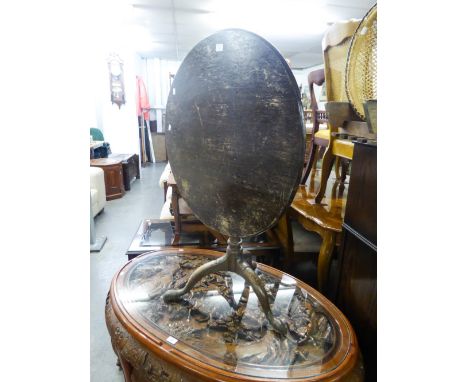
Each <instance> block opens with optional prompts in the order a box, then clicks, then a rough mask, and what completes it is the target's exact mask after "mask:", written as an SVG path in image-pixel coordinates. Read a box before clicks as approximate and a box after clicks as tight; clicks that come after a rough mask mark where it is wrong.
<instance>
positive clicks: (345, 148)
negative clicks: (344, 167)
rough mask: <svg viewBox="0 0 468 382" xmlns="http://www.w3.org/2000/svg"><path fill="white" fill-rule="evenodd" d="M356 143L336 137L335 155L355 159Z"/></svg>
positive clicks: (333, 150)
mask: <svg viewBox="0 0 468 382" xmlns="http://www.w3.org/2000/svg"><path fill="white" fill-rule="evenodd" d="M353 152H354V143H353V142H352V141H350V140H347V139H335V140H334V141H333V147H332V153H333V155H335V156H338V157H342V158H346V159H350V160H351V159H353Z"/></svg>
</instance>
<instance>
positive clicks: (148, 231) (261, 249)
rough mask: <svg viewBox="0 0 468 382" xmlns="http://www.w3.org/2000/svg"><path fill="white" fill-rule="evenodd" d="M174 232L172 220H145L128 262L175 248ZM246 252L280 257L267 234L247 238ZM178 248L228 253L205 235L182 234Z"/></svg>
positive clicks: (131, 249) (139, 228)
mask: <svg viewBox="0 0 468 382" xmlns="http://www.w3.org/2000/svg"><path fill="white" fill-rule="evenodd" d="M173 238H174V232H173V228H172V225H171V220H162V219H145V220H143V221H142V222H141V223H140V226H139V227H138V230H137V232H136V233H135V236H134V237H133V240H132V242H131V244H130V246H129V248H128V250H127V253H126V255H127V256H128V260H131V259H133V258H135V257H136V256H138V255H141V254H142V253H145V252H149V251H159V250H161V249H164V248H174V246H172V240H173ZM242 246H243V248H244V250H245V251H250V252H252V254H254V255H256V256H263V255H273V256H275V255H279V252H280V247H279V245H278V243H276V242H273V241H271V240H269V239H268V237H267V235H266V234H262V235H258V236H256V237H250V238H246V239H245V240H244V243H243V244H242ZM177 247H184V248H204V249H212V250H215V251H221V252H224V251H226V245H220V244H218V243H217V242H216V241H213V242H210V243H206V242H205V241H204V238H203V234H197V233H182V234H181V236H180V241H179V243H178V245H177Z"/></svg>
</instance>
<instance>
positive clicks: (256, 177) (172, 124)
mask: <svg viewBox="0 0 468 382" xmlns="http://www.w3.org/2000/svg"><path fill="white" fill-rule="evenodd" d="M304 136H305V130H304V125H303V117H302V105H301V102H300V94H299V89H298V87H297V83H296V81H295V79H294V76H293V75H292V72H291V70H290V69H289V67H288V65H287V63H286V62H285V60H284V59H283V57H282V56H281V55H280V54H279V52H278V51H277V50H276V49H275V48H274V47H273V46H272V45H271V44H270V43H268V42H267V41H266V40H264V39H263V38H261V37H259V36H257V35H255V34H253V33H250V32H247V31H243V30H238V29H232V30H224V31H221V32H218V33H216V34H214V35H212V36H209V37H208V38H206V39H205V40H203V41H201V42H200V43H199V44H198V45H196V46H195V47H194V48H193V49H192V51H191V52H190V53H189V54H188V55H187V57H186V58H185V60H184V61H183V63H182V65H181V66H180V68H179V70H178V72H177V75H176V76H175V79H174V82H173V84H172V87H171V90H170V95H169V97H168V102H167V119H166V137H167V149H168V156H169V161H170V163H171V168H172V170H173V173H174V176H175V179H176V181H177V185H178V187H179V191H180V193H181V195H182V197H183V198H184V199H185V200H186V201H187V203H188V204H189V206H190V207H191V209H192V210H193V212H194V213H195V215H196V216H197V217H198V218H199V219H200V220H201V221H202V222H203V223H204V224H206V225H207V226H209V227H211V228H213V229H215V230H217V231H219V232H221V233H222V234H225V235H230V236H238V237H244V236H248V235H254V234H257V233H260V232H262V231H265V230H266V229H268V228H269V227H271V226H273V225H274V224H275V223H276V221H277V219H278V218H279V217H280V216H281V214H282V213H283V212H284V210H285V209H286V207H287V206H288V205H289V204H290V202H291V201H292V198H293V196H294V194H295V190H296V188H297V185H298V183H299V180H300V176H301V171H302V168H303V161H304V145H305V144H304Z"/></svg>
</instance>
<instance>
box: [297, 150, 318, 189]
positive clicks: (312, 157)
mask: <svg viewBox="0 0 468 382" xmlns="http://www.w3.org/2000/svg"><path fill="white" fill-rule="evenodd" d="M311 144H312V147H311V148H310V155H309V160H308V161H307V166H306V168H305V170H304V172H303V173H302V179H301V184H306V182H307V178H308V177H309V174H310V170H311V169H312V167H313V164H314V162H315V157H316V156H317V155H316V153H317V145H315V144H314V143H313V142H312V143H311Z"/></svg>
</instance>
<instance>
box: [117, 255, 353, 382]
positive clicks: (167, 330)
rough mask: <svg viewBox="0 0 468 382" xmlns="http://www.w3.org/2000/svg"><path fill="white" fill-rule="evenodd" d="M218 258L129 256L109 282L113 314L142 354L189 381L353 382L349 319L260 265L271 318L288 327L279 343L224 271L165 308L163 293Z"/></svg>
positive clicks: (246, 290) (247, 292) (243, 289)
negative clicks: (149, 353)
mask: <svg viewBox="0 0 468 382" xmlns="http://www.w3.org/2000/svg"><path fill="white" fill-rule="evenodd" d="M219 256H220V253H219V252H215V251H210V250H202V249H180V248H179V249H178V248H175V249H168V250H162V251H159V252H150V253H147V254H143V255H141V256H138V257H136V258H135V259H133V260H132V261H130V262H129V263H127V264H126V265H125V266H124V267H123V268H122V269H121V270H120V271H119V272H118V273H117V275H116V276H115V278H114V280H113V282H112V285H111V290H110V301H111V305H112V308H113V311H114V313H115V315H116V316H117V318H118V320H119V321H120V323H121V324H122V325H123V326H124V327H125V328H126V330H127V331H128V332H129V333H132V335H133V336H134V338H135V339H137V340H138V341H139V342H141V343H142V344H143V345H144V346H145V348H146V349H150V351H152V352H153V353H154V354H156V355H157V356H158V357H159V358H161V359H164V361H165V362H168V363H170V364H172V365H177V367H180V368H182V369H184V370H188V371H190V373H194V374H195V375H199V376H205V377H206V375H211V376H216V378H215V379H216V380H259V379H260V380H281V379H295V380H298V381H299V380H302V381H305V380H307V381H316V380H327V381H328V380H334V381H335V380H347V381H348V380H349V381H351V380H353V381H359V380H360V379H359V376H360V374H359V372H358V371H357V370H358V369H359V360H358V354H359V349H358V347H357V341H356V337H355V334H354V331H353V329H352V327H351V325H350V324H349V322H348V320H347V319H346V318H345V317H344V316H343V314H342V313H341V312H340V311H339V310H338V309H337V308H336V307H335V306H334V305H333V304H332V303H331V302H329V301H328V300H327V299H326V298H325V297H323V296H322V295H321V294H320V293H318V292H317V291H315V290H314V289H312V288H311V287H309V286H307V285H306V284H304V283H302V282H301V281H299V280H297V279H295V278H293V277H292V276H289V275H287V274H285V273H283V272H281V271H279V270H276V269H274V268H271V267H268V266H265V265H263V264H259V265H258V269H257V272H258V274H259V276H260V278H261V279H262V280H264V282H265V288H266V290H267V294H268V295H269V299H270V304H271V307H272V311H273V314H274V315H275V316H277V317H280V318H281V319H282V320H283V321H284V322H286V323H287V325H288V328H289V330H288V334H287V336H286V338H283V337H280V336H279V335H278V334H277V333H276V332H275V331H273V330H272V329H271V327H270V324H269V323H268V321H267V320H266V318H265V315H264V313H263V311H262V309H260V307H259V304H258V300H257V297H256V295H255V293H254V292H253V291H252V290H251V288H250V287H249V286H248V285H246V284H245V282H244V280H243V279H242V278H241V277H240V276H238V275H236V274H234V273H231V272H218V273H215V274H212V275H208V276H205V277H204V278H203V279H202V280H201V281H200V282H199V283H198V284H196V285H195V287H194V288H193V290H192V291H191V292H190V293H189V294H187V295H185V296H184V297H183V299H182V300H181V301H179V302H176V303H165V302H164V300H163V298H162V294H163V293H164V292H165V291H166V290H167V289H169V288H174V287H179V286H180V285H182V284H184V283H185V282H186V281H187V278H188V277H189V275H190V274H191V273H192V272H193V270H194V269H195V268H197V267H198V266H200V265H201V264H203V263H205V262H207V261H209V260H213V258H216V257H219ZM213 378H214V377H213Z"/></svg>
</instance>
